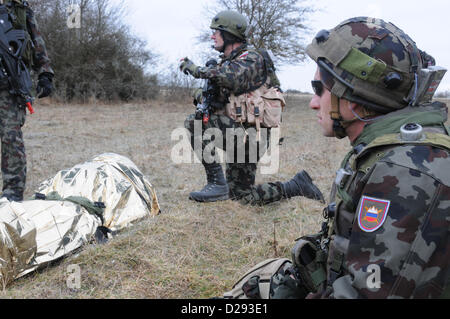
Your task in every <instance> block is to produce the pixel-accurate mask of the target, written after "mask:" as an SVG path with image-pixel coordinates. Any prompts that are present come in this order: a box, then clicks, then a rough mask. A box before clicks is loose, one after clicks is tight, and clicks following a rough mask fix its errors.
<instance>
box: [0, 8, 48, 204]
mask: <svg viewBox="0 0 450 319" xmlns="http://www.w3.org/2000/svg"><path fill="white" fill-rule="evenodd" d="M15 5H18V4H15ZM25 10H26V28H27V31H28V33H29V34H30V37H31V40H32V43H33V50H32V52H31V53H32V57H31V59H32V61H28V60H26V59H25V63H26V64H27V66H28V67H32V68H33V70H34V71H35V72H36V73H37V74H42V73H50V74H52V75H53V70H52V69H51V67H50V61H49V58H48V56H47V52H46V48H45V43H44V40H43V38H42V36H41V34H40V32H39V28H38V25H37V23H36V19H35V17H34V13H33V11H32V9H31V8H30V7H28V6H26V7H25ZM0 113H1V114H0V116H1V119H0V125H1V132H0V134H1V136H0V137H1V141H2V146H1V147H2V176H3V194H2V195H3V196H6V197H8V198H15V199H19V200H20V199H22V198H23V193H24V190H25V182H26V174H27V168H26V155H25V146H24V141H23V135H22V126H23V125H24V123H25V117H26V109H25V106H24V105H21V103H19V102H18V99H17V97H15V96H13V95H11V94H10V93H9V88H8V87H3V88H0Z"/></svg>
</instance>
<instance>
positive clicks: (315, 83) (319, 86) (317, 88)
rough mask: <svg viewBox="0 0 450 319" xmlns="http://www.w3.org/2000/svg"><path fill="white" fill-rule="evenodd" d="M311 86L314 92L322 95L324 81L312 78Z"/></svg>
mask: <svg viewBox="0 0 450 319" xmlns="http://www.w3.org/2000/svg"><path fill="white" fill-rule="evenodd" d="M311 86H312V88H313V91H314V94H315V95H317V96H322V94H323V83H322V81H319V80H312V81H311Z"/></svg>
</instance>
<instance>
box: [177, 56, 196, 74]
mask: <svg viewBox="0 0 450 319" xmlns="http://www.w3.org/2000/svg"><path fill="white" fill-rule="evenodd" d="M197 69H198V66H197V65H195V64H194V63H193V62H192V61H191V60H189V59H188V58H187V57H186V58H184V59H181V64H180V70H181V72H183V73H184V74H190V75H192V76H193V77H198V76H197Z"/></svg>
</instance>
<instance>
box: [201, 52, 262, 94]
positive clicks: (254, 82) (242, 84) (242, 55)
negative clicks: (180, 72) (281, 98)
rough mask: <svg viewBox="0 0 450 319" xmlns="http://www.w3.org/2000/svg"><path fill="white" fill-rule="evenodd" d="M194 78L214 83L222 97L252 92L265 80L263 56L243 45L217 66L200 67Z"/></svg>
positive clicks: (223, 58)
mask: <svg viewBox="0 0 450 319" xmlns="http://www.w3.org/2000/svg"><path fill="white" fill-rule="evenodd" d="M195 77H198V78H202V79H210V80H212V81H214V83H215V84H216V85H218V86H219V87H220V88H221V93H222V94H224V95H227V94H228V95H229V94H230V93H231V94H234V95H240V94H242V93H244V92H250V91H254V90H255V89H257V88H259V87H261V86H262V85H263V84H264V83H265V82H266V80H267V74H266V69H265V64H264V58H263V56H262V55H261V54H260V53H259V52H257V51H256V50H255V49H250V48H248V47H247V46H246V45H245V44H243V45H241V46H240V47H238V48H236V49H235V50H233V51H232V52H231V54H230V55H229V56H228V57H222V60H221V61H220V63H219V64H218V65H217V66H214V67H213V66H211V67H200V68H199V69H198V71H197V74H196V75H195Z"/></svg>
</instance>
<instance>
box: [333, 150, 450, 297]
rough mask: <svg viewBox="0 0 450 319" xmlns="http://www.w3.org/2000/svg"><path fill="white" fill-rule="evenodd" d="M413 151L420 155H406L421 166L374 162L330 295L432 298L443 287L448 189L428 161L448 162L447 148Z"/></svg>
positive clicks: (448, 248) (449, 223) (449, 221)
mask: <svg viewBox="0 0 450 319" xmlns="http://www.w3.org/2000/svg"><path fill="white" fill-rule="evenodd" d="M417 151H418V153H416V154H420V156H419V157H411V158H412V159H413V161H415V164H416V165H418V166H421V169H412V168H408V166H402V165H397V164H395V163H392V162H389V161H385V162H378V163H377V164H376V165H375V166H374V167H373V169H372V172H371V173H370V175H369V178H368V180H367V183H366V185H365V186H364V188H363V192H362V196H361V198H360V201H359V205H358V209H357V211H356V215H355V220H354V223H353V227H352V232H351V236H350V239H349V246H348V250H347V254H346V257H345V260H344V269H345V274H344V276H342V277H340V278H338V279H337V280H336V281H335V282H334V284H333V293H332V295H333V297H334V298H411V297H414V298H430V297H431V298H437V297H439V296H440V295H441V294H442V292H443V290H444V289H445V286H446V282H447V281H448V268H449V267H448V266H449V260H450V241H449V229H450V216H449V215H450V188H449V186H448V184H449V183H448V182H449V181H448V180H447V181H446V182H445V181H444V179H446V178H447V177H446V176H444V178H443V179H442V180H439V179H437V178H435V177H433V175H432V171H430V170H429V167H430V166H432V165H429V164H430V161H436V162H439V161H440V162H441V163H444V164H445V165H441V168H444V167H446V166H448V164H449V158H448V152H445V151H439V150H436V149H432V148H431V147H422V148H421V149H419V150H417ZM410 154H411V153H409V155H410ZM402 156H406V158H407V157H408V152H406V153H405V154H403V155H402ZM435 166H438V165H435ZM444 174H448V173H447V172H445V173H444ZM446 184H447V185H446ZM384 206H386V207H387V210H386V214H385V215H381V214H382V209H383V207H384ZM368 212H369V213H368ZM377 214H378V216H376V215H377ZM375 220H376V221H375ZM380 220H381V221H382V223H380ZM378 227H379V228H378Z"/></svg>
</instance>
